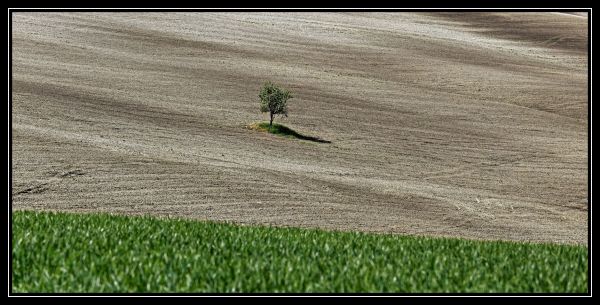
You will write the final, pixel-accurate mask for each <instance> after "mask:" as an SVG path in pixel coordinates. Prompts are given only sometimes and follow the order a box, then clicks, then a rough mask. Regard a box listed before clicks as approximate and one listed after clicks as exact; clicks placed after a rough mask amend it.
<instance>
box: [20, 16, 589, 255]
mask: <svg viewBox="0 0 600 305" xmlns="http://www.w3.org/2000/svg"><path fill="white" fill-rule="evenodd" d="M587 22H588V20H587V16H586V15H585V14H579V15H576V14H564V13H493V14H492V13H483V14H480V13H452V14H449V13H435V12H434V13H366V12H356V13H352V12H350V13H333V12H332V13H316V12H315V13H274V12H268V13H191V12H190V13H13V18H12V106H11V107H12V108H11V113H12V128H11V131H12V179H13V180H12V207H13V209H16V210H24V209H27V210H62V211H71V212H111V213H121V214H152V215H161V216H166V215H169V216H177V217H189V218H195V219H208V220H217V221H233V222H236V223H245V224H269V225H276V226H299V227H319V228H325V229H339V230H360V231H371V232H392V233H401V234H415V235H435V236H460V237H464V238H474V239H505V240H526V241H534V242H547V241H550V242H561V243H578V244H587V238H588V233H587V232H588V224H587V218H588V205H589V203H588V199H587V198H588V181H587V177H588V95H587V92H588V66H587V64H588V51H587V49H588V45H587V43H588V33H587ZM267 80H272V81H274V82H276V83H277V84H280V85H282V86H283V87H286V88H288V89H290V90H291V91H292V92H293V93H294V95H295V98H294V99H292V100H291V101H290V105H289V109H290V117H288V118H283V119H279V118H277V119H276V122H279V123H282V124H285V125H286V126H288V127H291V128H293V129H294V130H296V131H298V132H300V133H302V134H305V135H310V136H316V137H320V138H322V139H325V140H328V141H331V143H318V142H310V141H301V140H296V139H289V138H283V137H277V136H274V135H271V134H267V133H263V132H257V131H255V130H250V129H248V128H245V126H247V125H249V124H251V123H253V122H256V121H259V120H265V119H267V116H266V115H265V114H261V113H260V112H259V105H258V91H259V88H260V86H261V85H262V84H263V83H264V82H265V81H267Z"/></svg>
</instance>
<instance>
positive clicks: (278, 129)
mask: <svg viewBox="0 0 600 305" xmlns="http://www.w3.org/2000/svg"><path fill="white" fill-rule="evenodd" d="M258 127H259V128H260V129H263V130H266V131H268V132H269V133H272V134H277V135H282V136H286V137H293V138H296V139H300V140H304V141H311V142H317V143H331V141H327V140H324V139H321V138H319V137H312V136H307V135H303V134H301V133H298V132H296V131H295V130H293V129H291V128H289V127H286V126H283V125H281V124H275V123H274V124H273V126H272V127H271V128H269V123H260V124H259V125H258Z"/></svg>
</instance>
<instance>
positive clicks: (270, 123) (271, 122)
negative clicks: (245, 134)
mask: <svg viewBox="0 0 600 305" xmlns="http://www.w3.org/2000/svg"><path fill="white" fill-rule="evenodd" d="M271 126H273V113H271V121H269V131H271Z"/></svg>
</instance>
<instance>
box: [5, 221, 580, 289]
mask: <svg viewBox="0 0 600 305" xmlns="http://www.w3.org/2000/svg"><path fill="white" fill-rule="evenodd" d="M12 228H13V249H12V254H13V261H12V268H13V274H12V281H13V282H12V283H13V288H12V289H13V292H580V293H587V289H588V287H587V273H588V256H587V248H586V247H583V246H567V245H552V244H526V243H512V242H481V241H470V240H461V239H441V238H423V237H405V236H397V235H376V234H365V233H352V232H327V231H321V230H308V229H297V228H270V227H250V226H236V225H231V224H220V223H210V222H198V221H189V220H179V219H158V218H151V217H125V216H111V215H106V214H93V215H77V214H61V213H50V212H24V211H17V212H13V227H12Z"/></svg>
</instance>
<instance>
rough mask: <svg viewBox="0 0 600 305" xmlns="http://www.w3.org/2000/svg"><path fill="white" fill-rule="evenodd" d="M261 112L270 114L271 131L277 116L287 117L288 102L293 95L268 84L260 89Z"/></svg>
mask: <svg viewBox="0 0 600 305" xmlns="http://www.w3.org/2000/svg"><path fill="white" fill-rule="evenodd" d="M258 97H260V111H261V112H269V115H270V116H271V120H270V121H269V130H271V126H273V117H274V116H275V115H277V114H279V115H283V116H285V117H287V114H288V110H287V101H288V100H289V99H291V98H292V97H293V96H292V94H291V93H290V92H289V91H287V90H285V89H282V88H279V87H277V86H275V85H274V84H273V83H271V82H267V83H266V84H265V85H264V86H263V87H262V89H260V94H259V95H258Z"/></svg>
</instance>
